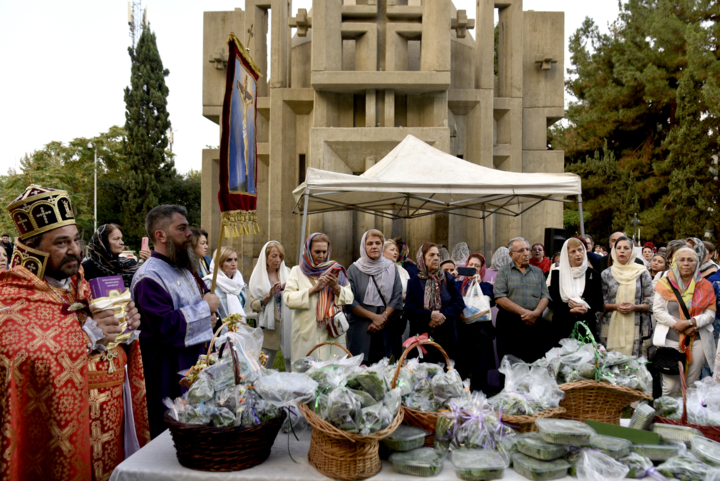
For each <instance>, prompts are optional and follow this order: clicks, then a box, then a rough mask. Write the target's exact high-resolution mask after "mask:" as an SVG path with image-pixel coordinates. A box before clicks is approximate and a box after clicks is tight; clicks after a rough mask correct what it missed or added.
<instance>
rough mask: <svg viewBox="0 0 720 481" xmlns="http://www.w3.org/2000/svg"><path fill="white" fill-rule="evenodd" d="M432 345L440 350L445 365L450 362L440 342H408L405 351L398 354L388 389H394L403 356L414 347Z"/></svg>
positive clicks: (403, 359)
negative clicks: (393, 374)
mask: <svg viewBox="0 0 720 481" xmlns="http://www.w3.org/2000/svg"><path fill="white" fill-rule="evenodd" d="M421 345H422V346H433V347H435V348H437V350H438V351H440V354H442V355H443V357H445V362H446V366H447V365H449V364H450V357H449V356H448V355H447V352H445V349H443V348H442V346H441V345H440V344H438V343H437V342H434V341H429V340H428V341H415V342H413V343H412V344H410V345H409V346H408V347H407V349H405V351H403V353H402V356H400V359H399V360H398V363H397V367H396V368H395V376H393V380H392V384H391V385H390V389H395V385H396V384H397V380H398V376H399V375H400V368H401V367H402V365H403V362H404V361H405V358H406V357H407V355H408V354H409V353H410V351H412V350H413V349H415V348H416V347H418V346H421Z"/></svg>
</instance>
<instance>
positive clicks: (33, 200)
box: [7, 185, 75, 240]
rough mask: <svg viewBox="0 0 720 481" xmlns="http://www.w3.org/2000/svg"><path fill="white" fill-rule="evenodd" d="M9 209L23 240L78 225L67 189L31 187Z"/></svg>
mask: <svg viewBox="0 0 720 481" xmlns="http://www.w3.org/2000/svg"><path fill="white" fill-rule="evenodd" d="M7 208H8V211H9V212H10V217H12V220H13V222H14V223H15V227H16V228H17V230H18V233H19V234H20V239H21V240H25V239H28V238H30V237H34V236H36V235H39V234H43V233H45V232H48V231H51V230H53V229H57V228H59V227H63V226H66V225H73V224H75V214H74V213H73V210H72V204H71V203H70V197H69V196H68V193H67V192H66V191H64V190H55V189H50V188H47V187H40V186H39V185H30V186H28V187H27V188H26V189H25V192H23V193H22V194H20V195H19V196H18V197H17V198H16V199H15V200H14V201H12V202H11V203H10V204H9V205H8V207H7Z"/></svg>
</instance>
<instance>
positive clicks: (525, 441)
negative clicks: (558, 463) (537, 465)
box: [516, 433, 568, 461]
mask: <svg viewBox="0 0 720 481" xmlns="http://www.w3.org/2000/svg"><path fill="white" fill-rule="evenodd" d="M516 447H517V450H518V451H519V452H521V453H523V454H525V455H527V456H530V457H533V458H535V459H540V460H542V461H552V460H553V459H557V458H561V457H563V456H565V455H566V454H567V452H568V448H567V447H566V446H562V445H558V444H550V443H547V442H545V441H543V440H542V438H541V437H540V434H538V433H528V434H524V435H522V436H520V437H519V439H518V441H517V445H516Z"/></svg>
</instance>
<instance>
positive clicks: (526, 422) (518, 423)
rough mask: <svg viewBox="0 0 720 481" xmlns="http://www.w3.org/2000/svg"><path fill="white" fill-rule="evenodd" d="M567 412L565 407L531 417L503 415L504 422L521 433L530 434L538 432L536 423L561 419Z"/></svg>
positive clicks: (548, 410)
mask: <svg viewBox="0 0 720 481" xmlns="http://www.w3.org/2000/svg"><path fill="white" fill-rule="evenodd" d="M565 411H566V410H565V408H564V407H557V408H553V409H546V410H545V411H540V412H539V413H537V414H533V415H531V416H508V415H507V414H503V415H502V422H503V424H505V425H507V426H509V427H511V428H513V429H515V430H516V431H517V432H519V433H529V432H532V431H537V430H538V428H537V426H535V421H537V420H538V419H544V418H560V417H562V416H563V415H564V414H565Z"/></svg>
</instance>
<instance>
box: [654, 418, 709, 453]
mask: <svg viewBox="0 0 720 481" xmlns="http://www.w3.org/2000/svg"><path fill="white" fill-rule="evenodd" d="M650 430H651V431H652V432H654V433H658V434H659V435H660V438H661V439H662V440H663V441H682V442H684V443H685V446H687V447H688V448H689V447H690V445H691V443H692V439H693V437H694V436H702V435H703V434H702V433H701V432H700V431H698V430H697V429H695V428H691V427H690V426H677V425H674V424H658V423H655V424H652V425H650Z"/></svg>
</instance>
